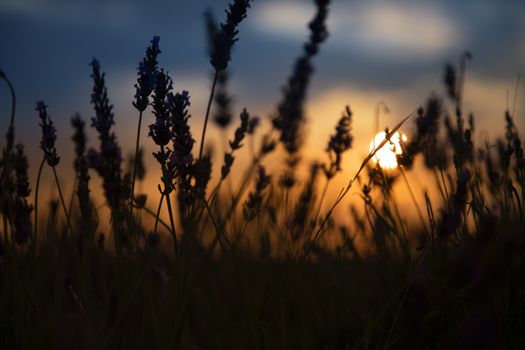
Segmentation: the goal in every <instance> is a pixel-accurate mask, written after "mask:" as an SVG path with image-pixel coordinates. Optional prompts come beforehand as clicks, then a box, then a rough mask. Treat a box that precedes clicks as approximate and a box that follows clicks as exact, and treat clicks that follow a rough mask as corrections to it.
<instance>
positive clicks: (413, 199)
mask: <svg viewBox="0 0 525 350" xmlns="http://www.w3.org/2000/svg"><path fill="white" fill-rule="evenodd" d="M399 169H400V170H401V175H403V180H405V184H406V185H407V188H408V192H409V193H410V197H411V198H412V202H414V206H415V207H416V211H417V215H418V216H419V220H420V221H421V225H422V226H423V228H424V229H425V231H426V233H427V235H428V236H430V232H429V231H428V230H427V225H426V223H425V219H423V214H422V213H421V209H420V208H419V204H417V201H416V197H415V196H414V192H413V191H412V187H411V186H410V183H409V182H408V178H407V176H406V174H405V171H404V170H403V167H401V166H400V167H399Z"/></svg>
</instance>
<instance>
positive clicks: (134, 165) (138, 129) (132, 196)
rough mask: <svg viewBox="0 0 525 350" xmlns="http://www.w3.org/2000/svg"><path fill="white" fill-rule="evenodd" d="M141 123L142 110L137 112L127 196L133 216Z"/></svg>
mask: <svg viewBox="0 0 525 350" xmlns="http://www.w3.org/2000/svg"><path fill="white" fill-rule="evenodd" d="M141 125H142V111H140V112H139V125H138V126H137V139H136V141H135V158H134V161H133V176H132V178H131V195H130V197H129V216H131V217H133V200H134V195H135V180H136V178H137V166H138V155H139V146H140V126H141Z"/></svg>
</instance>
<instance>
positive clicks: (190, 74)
mask: <svg viewBox="0 0 525 350" xmlns="http://www.w3.org/2000/svg"><path fill="white" fill-rule="evenodd" d="M226 4H227V1H223V0H214V1H211V0H191V1H190V0H187V1H181V0H171V1H160V0H152V1H140V0H129V1H124V0H115V1H107V0H106V1H104V0H90V1H81V0H1V1H0V67H2V69H3V70H4V71H5V72H6V74H8V76H9V77H10V78H11V80H12V81H13V83H14V85H15V87H16V89H17V93H18V102H19V109H18V114H17V118H18V119H17V126H18V128H17V131H18V137H19V139H21V140H22V141H24V142H25V143H26V145H27V148H28V151H29V153H30V154H33V153H35V154H37V155H38V154H39V153H38V137H37V136H36V135H38V134H37V132H38V127H37V115H36V112H35V111H34V102H35V101H37V100H41V99H44V100H45V101H46V102H47V104H48V105H49V106H50V113H51V115H52V116H53V118H54V119H55V121H56V124H57V127H58V129H59V147H60V149H63V150H65V151H64V152H65V154H64V158H65V159H66V160H67V159H69V158H68V157H69V154H68V151H67V150H70V149H71V147H70V143H69V142H70V141H69V138H70V127H69V117H70V116H71V115H72V114H73V113H74V112H76V111H78V112H80V113H81V114H82V115H83V117H84V118H86V119H87V118H89V117H91V116H92V111H91V109H90V105H89V100H90V90H91V81H90V79H89V74H90V69H89V66H88V64H89V62H90V60H91V58H92V57H93V56H95V57H97V58H98V59H99V60H100V62H101V64H102V69H103V70H104V71H105V72H106V73H107V83H108V87H109V94H110V98H111V99H112V101H113V103H114V104H115V112H116V120H117V132H118V135H119V137H120V140H121V143H122V144H123V145H124V146H125V148H126V149H127V150H128V151H129V149H131V147H130V146H131V143H132V137H128V135H134V130H135V127H136V120H137V119H136V118H137V115H136V112H135V111H134V109H133V107H132V106H131V99H132V97H133V94H134V89H133V84H134V81H135V79H136V71H135V69H136V66H137V63H138V62H139V60H140V59H141V58H142V56H143V55H144V51H145V48H146V46H147V45H148V43H149V40H150V39H151V37H152V36H153V35H160V37H161V41H160V45H161V49H162V54H161V56H160V64H161V65H162V66H163V67H165V68H166V69H168V70H169V71H170V73H171V74H172V76H173V79H174V83H175V89H177V90H179V89H180V90H182V89H186V90H189V91H190V94H191V96H192V110H191V111H192V114H193V116H194V117H193V121H192V123H193V125H194V126H195V129H194V136H195V138H196V139H198V138H199V136H200V128H201V125H202V115H203V112H204V107H205V102H206V98H207V94H208V88H209V77H210V71H211V68H210V65H209V63H208V58H207V55H206V43H205V32H204V21H203V13H204V11H205V10H206V9H207V8H211V9H212V10H213V12H214V13H215V15H216V16H217V18H218V19H219V20H222V19H223V18H224V12H223V10H224V8H225V7H226ZM313 11H314V6H313V3H312V1H307V0H297V1H292V0H279V1H272V0H255V1H254V2H253V6H252V8H251V9H250V11H249V13H248V18H247V19H246V21H245V22H243V23H242V25H241V27H240V35H239V36H240V40H239V42H238V43H237V44H236V46H235V49H234V54H233V62H232V63H231V71H232V74H233V81H232V84H231V89H232V93H233V94H234V95H235V101H236V110H237V111H239V112H240V110H241V108H242V107H247V108H248V109H249V110H250V111H252V112H253V113H255V114H259V115H261V116H267V115H268V114H269V113H271V112H272V111H273V110H274V107H275V105H276V103H277V101H278V100H279V97H280V87H281V86H282V85H283V84H284V82H285V81H286V79H287V77H288V74H289V72H290V70H291V67H292V64H293V62H294V60H295V57H296V56H297V54H298V53H299V51H300V49H301V45H302V42H303V41H304V40H305V38H306V36H307V29H306V24H307V23H308V21H309V20H310V17H311V16H312V14H313ZM328 26H329V30H330V33H331V34H330V37H329V39H328V42H327V43H326V45H324V46H323V47H322V49H321V53H320V55H319V56H318V57H316V59H315V64H316V67H315V68H316V72H315V76H314V79H313V81H312V85H311V89H310V91H309V97H310V98H309V101H308V104H307V115H308V118H309V121H310V124H309V127H308V129H309V130H310V134H309V135H310V136H309V138H308V141H307V147H309V149H310V150H311V153H312V154H315V155H317V154H320V153H322V149H323V148H324V145H325V144H326V140H327V138H328V135H329V134H330V133H331V132H332V127H333V125H335V122H336V121H337V119H338V118H339V116H340V114H341V111H342V110H343V108H344V106H345V105H346V104H349V105H350V106H351V107H352V109H353V111H354V117H355V118H354V132H355V133H356V135H357V137H356V148H358V150H361V151H362V150H365V151H366V149H367V148H368V143H369V141H370V139H371V137H372V131H371V128H372V124H373V121H372V119H373V118H372V116H373V113H374V109H375V106H376V104H377V102H378V101H384V102H386V103H387V104H388V105H389V107H390V109H391V111H392V113H391V114H390V115H387V116H385V117H384V118H383V119H382V124H384V125H382V126H387V125H393V124H394V123H395V122H397V121H398V120H400V119H401V118H402V117H403V116H405V115H406V114H408V113H410V112H411V111H413V110H414V109H415V108H417V106H418V105H420V104H422V103H424V100H425V98H426V97H427V96H428V95H429V93H430V92H432V91H435V92H437V93H442V91H443V88H442V84H441V74H442V68H443V65H444V63H445V62H446V61H452V62H456V61H457V60H458V58H459V56H460V55H461V53H462V52H463V51H464V50H470V51H471V52H472V53H473V55H474V60H473V61H472V62H471V63H470V64H469V68H468V78H467V85H466V93H465V104H466V108H467V109H468V110H472V111H473V112H474V114H475V115H476V116H477V118H478V125H480V127H479V128H478V131H479V132H480V133H483V132H486V131H487V130H490V133H491V134H497V133H499V132H500V131H501V129H502V123H501V121H502V119H503V110H504V109H505V106H506V101H507V98H506V96H507V91H510V94H511V95H512V93H513V90H514V86H515V82H516V77H517V76H518V74H523V73H524V71H525V39H524V38H523V33H525V2H524V1H522V0H509V1H489V0H465V1H452V0H450V1H439V2H438V1H408V0H399V1H364V0H363V1H350V0H334V1H333V4H332V8H331V11H330V15H329V22H328ZM524 91H525V88H522V89H521V90H520V92H519V96H518V117H519V118H518V125H519V126H520V127H521V128H522V132H525V130H523V126H525V123H524V121H523V119H524V118H523V114H524V113H523V111H524V109H525V108H524V105H525V94H524ZM9 101H10V100H9V95H8V90H7V88H6V87H5V85H3V84H1V85H0V115H2V123H1V125H0V132H1V134H5V130H6V127H7V121H6V119H7V118H6V117H7V116H8V113H9V108H10V107H9ZM147 118H151V117H150V116H147ZM147 123H148V119H146V124H147ZM143 135H145V133H144V134H143ZM494 136H496V135H494ZM144 137H145V136H144ZM211 137H212V138H213V132H212V133H211ZM92 141H94V137H92ZM321 145H322V146H321ZM316 152H317V153H316ZM68 161H69V160H68ZM355 162H358V157H356V158H355Z"/></svg>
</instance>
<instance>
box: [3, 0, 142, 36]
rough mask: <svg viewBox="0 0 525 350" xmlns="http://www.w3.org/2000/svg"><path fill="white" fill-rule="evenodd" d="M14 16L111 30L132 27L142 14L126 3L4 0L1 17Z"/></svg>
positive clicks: (73, 0)
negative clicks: (96, 26)
mask: <svg viewBox="0 0 525 350" xmlns="http://www.w3.org/2000/svg"><path fill="white" fill-rule="evenodd" d="M1 14H3V15H5V14H13V15H22V16H27V17H32V18H38V19H42V20H47V21H59V22H61V23H64V24H83V25H92V24H93V23H97V24H98V25H99V26H100V25H102V26H104V27H106V28H109V29H124V28H127V27H129V25H130V24H131V23H133V22H134V21H135V20H136V19H137V18H138V15H139V13H138V12H137V11H136V8H135V7H134V6H129V5H127V4H126V3H125V2H108V3H104V2H96V1H94V2H91V1H75V0H71V1H60V0H2V1H1V2H0V15H1Z"/></svg>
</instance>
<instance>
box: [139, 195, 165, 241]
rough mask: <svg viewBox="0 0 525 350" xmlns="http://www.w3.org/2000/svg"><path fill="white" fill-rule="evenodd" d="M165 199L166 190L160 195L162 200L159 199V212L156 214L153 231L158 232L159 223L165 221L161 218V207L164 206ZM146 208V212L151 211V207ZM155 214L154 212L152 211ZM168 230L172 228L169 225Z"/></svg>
mask: <svg viewBox="0 0 525 350" xmlns="http://www.w3.org/2000/svg"><path fill="white" fill-rule="evenodd" d="M163 200H164V192H162V194H161V195H160V200H159V206H158V207H157V214H156V215H155V226H154V227H153V233H154V234H156V233H157V228H158V225H159V221H160V222H161V223H163V222H164V221H162V220H161V219H160V209H161V208H162V201H163ZM144 209H146V212H147V213H149V212H150V211H149V209H148V208H144ZM152 214H153V213H152ZM167 228H168V230H171V228H170V227H169V226H167Z"/></svg>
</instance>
